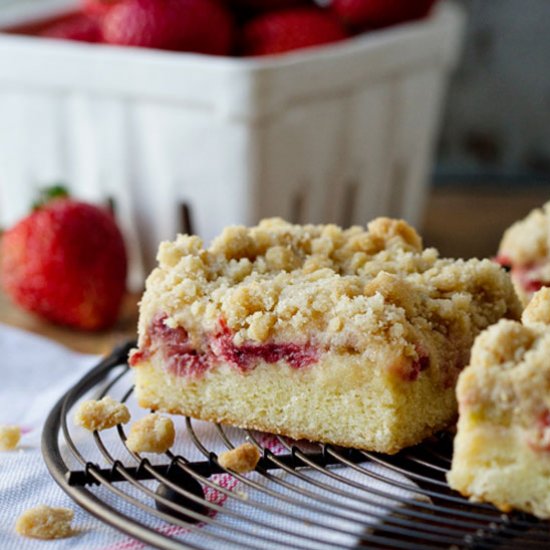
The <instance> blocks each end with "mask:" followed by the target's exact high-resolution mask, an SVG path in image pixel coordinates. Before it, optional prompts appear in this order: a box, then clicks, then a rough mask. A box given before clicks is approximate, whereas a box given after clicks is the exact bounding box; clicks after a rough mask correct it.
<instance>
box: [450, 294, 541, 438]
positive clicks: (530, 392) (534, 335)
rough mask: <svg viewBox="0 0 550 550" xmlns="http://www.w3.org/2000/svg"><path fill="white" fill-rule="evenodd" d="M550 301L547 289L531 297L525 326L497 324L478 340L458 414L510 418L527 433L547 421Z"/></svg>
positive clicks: (464, 376)
mask: <svg viewBox="0 0 550 550" xmlns="http://www.w3.org/2000/svg"><path fill="white" fill-rule="evenodd" d="M549 297H550V291H549V289H543V290H541V291H539V292H538V293H537V294H535V297H534V299H533V301H532V305H530V306H529V307H528V308H527V309H526V310H525V313H524V316H523V319H524V323H523V324H521V323H519V322H515V321H508V320H501V321H500V322H499V323H497V324H496V325H493V326H491V327H489V328H488V329H487V330H486V331H484V332H482V333H481V334H480V335H479V336H478V337H477V339H476V341H475V343H474V346H473V348H472V357H471V363H470V366H469V367H467V368H466V369H465V370H464V372H463V373H462V374H461V376H460V378H459V382H458V387H457V397H458V400H459V404H460V409H461V412H465V411H466V410H468V411H469V412H470V413H473V414H474V415H476V416H477V417H479V418H490V419H492V420H494V421H495V422H499V423H501V424H504V425H507V424H508V423H509V422H510V421H511V419H512V417H513V418H515V419H517V422H518V423H519V424H520V425H521V426H522V427H523V428H525V429H529V430H531V429H533V428H534V427H535V425H536V424H540V422H539V421H538V420H535V419H540V418H547V417H549V415H550V412H549V411H550V362H549V361H548V358H549V357H550V325H549V324H547V323H548V321H549V320H550V317H549V315H548V310H549V309H550V303H549V302H548V301H547V300H548V298H549ZM549 418H550V417H549Z"/></svg>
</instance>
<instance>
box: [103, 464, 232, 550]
mask: <svg viewBox="0 0 550 550" xmlns="http://www.w3.org/2000/svg"><path fill="white" fill-rule="evenodd" d="M211 480H212V481H213V482H214V483H217V484H218V485H219V486H220V487H222V488H224V489H227V490H228V491H233V490H234V489H235V487H236V486H237V485H238V483H239V481H238V480H237V479H235V478H234V477H233V476H232V475H230V474H214V475H213V476H212V477H211ZM204 498H205V499H206V500H207V501H208V502H210V503H212V504H216V505H218V506H223V505H224V504H225V501H226V500H227V498H228V495H226V494H225V493H223V492H222V491H218V490H217V489H216V488H214V487H208V486H207V487H205V488H204ZM217 513H218V512H217V510H209V512H208V514H207V515H208V517H210V518H215V517H216V515H217ZM205 525H207V524H206V523H198V524H197V527H204V526H205ZM155 531H157V532H158V533H161V534H163V535H168V536H171V535H180V534H182V533H187V532H189V529H187V528H185V527H180V526H179V525H163V526H162V527H158V528H155ZM145 546H146V545H145V544H144V543H142V542H140V541H138V540H134V539H126V540H123V541H120V542H117V543H116V544H113V545H109V546H105V547H104V548H103V550H139V549H140V548H145Z"/></svg>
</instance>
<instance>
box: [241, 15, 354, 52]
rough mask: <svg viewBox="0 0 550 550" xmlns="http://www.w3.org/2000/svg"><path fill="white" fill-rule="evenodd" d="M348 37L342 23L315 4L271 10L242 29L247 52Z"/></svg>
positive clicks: (289, 48)
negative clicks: (314, 5)
mask: <svg viewBox="0 0 550 550" xmlns="http://www.w3.org/2000/svg"><path fill="white" fill-rule="evenodd" d="M346 37H347V33H346V31H345V29H344V28H343V26H342V25H341V24H340V22H339V21H338V20H337V19H336V18H335V17H333V15H332V14H331V13H329V12H327V11H325V10H321V9H320V8H316V7H313V6H311V7H310V6H304V7H296V8H288V9H285V10H277V11H273V12H267V13H265V14H262V15H259V16H257V17H255V18H254V19H252V20H250V21H249V22H248V23H247V24H246V25H245V26H244V28H243V31H242V46H241V49H242V53H243V55H252V56H256V55H272V54H278V53H283V52H288V51H291V50H297V49H300V48H307V47H310V46H317V45H320V44H328V43H329V42H337V41H338V40H343V39H344V38H346Z"/></svg>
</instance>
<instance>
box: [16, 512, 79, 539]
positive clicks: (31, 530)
mask: <svg viewBox="0 0 550 550" xmlns="http://www.w3.org/2000/svg"><path fill="white" fill-rule="evenodd" d="M73 517H74V512H73V511H72V510H69V509H68V508H52V507H51V506H46V505H40V506H37V507H36V508H30V509H29V510H25V511H24V512H23V513H22V514H21V515H20V516H19V518H18V519H17V522H16V523H15V531H16V532H17V533H18V534H19V535H22V536H24V537H29V538H33V539H43V540H53V539H63V538H67V537H71V536H73V535H74V534H75V531H74V529H73V528H72V526H71V521H72V520H73Z"/></svg>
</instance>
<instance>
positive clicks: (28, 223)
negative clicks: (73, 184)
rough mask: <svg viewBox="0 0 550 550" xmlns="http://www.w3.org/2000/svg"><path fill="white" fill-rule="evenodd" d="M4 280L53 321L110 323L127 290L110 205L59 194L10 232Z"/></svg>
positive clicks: (87, 325) (0, 269) (1, 270)
mask: <svg viewBox="0 0 550 550" xmlns="http://www.w3.org/2000/svg"><path fill="white" fill-rule="evenodd" d="M0 280H1V282H2V285H3V287H4V289H5V291H6V293H7V294H8V295H9V296H10V297H11V298H12V299H13V300H14V302H16V303H17V304H19V305H20V306H21V307H23V308H24V309H26V310H28V311H31V312H33V313H36V314H38V315H40V316H42V317H44V318H46V319H48V320H49V321H52V322H54V323H58V324H62V325H68V326H71V327H75V328H80V329H86V330H97V329H102V328H106V327H108V326H110V325H112V324H113V323H114V322H115V321H116V319H117V315H118V311H119V308H120V305H121V302H122V298H123V296H124V291H125V285H126V252H125V249H124V242H123V240H122V235H121V234H120V231H119V229H118V228H117V226H116V224H115V222H114V219H113V217H112V216H111V214H110V213H108V212H107V211H106V210H103V209H101V208H98V207H97V206H92V205H90V204H86V203H82V202H77V201H74V200H71V199H69V198H57V199H54V200H52V201H51V202H49V203H47V204H46V205H44V206H43V207H40V208H39V209H38V210H35V211H34V212H33V213H32V214H30V215H29V216H27V217H26V218H24V219H23V220H21V221H20V222H19V223H17V224H16V225H15V226H14V227H12V228H11V229H10V230H8V231H6V233H4V236H3V239H2V243H1V263H0Z"/></svg>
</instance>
